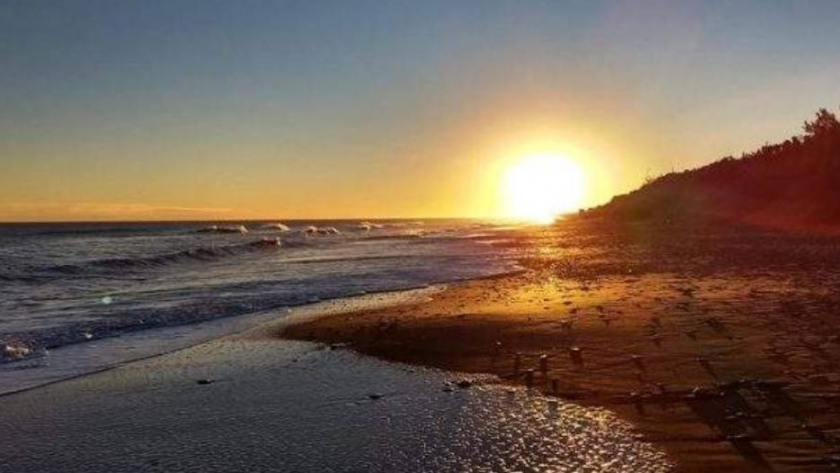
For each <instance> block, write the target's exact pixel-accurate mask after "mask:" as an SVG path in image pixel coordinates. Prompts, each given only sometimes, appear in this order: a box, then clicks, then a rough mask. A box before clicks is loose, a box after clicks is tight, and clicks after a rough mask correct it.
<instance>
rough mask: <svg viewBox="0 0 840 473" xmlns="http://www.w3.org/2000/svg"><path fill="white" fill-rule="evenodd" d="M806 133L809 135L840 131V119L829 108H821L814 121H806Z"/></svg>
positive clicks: (823, 134) (815, 135) (814, 135)
mask: <svg viewBox="0 0 840 473" xmlns="http://www.w3.org/2000/svg"><path fill="white" fill-rule="evenodd" d="M803 128H804V129H805V134H806V135H807V136H809V137H817V136H826V135H830V134H836V133H840V121H838V120H837V117H836V116H835V115H834V114H833V113H831V112H829V111H828V110H826V109H824V108H821V109H820V110H819V111H818V112H817V116H816V117H815V118H814V120H813V121H810V122H809V121H805V126H804V127H803Z"/></svg>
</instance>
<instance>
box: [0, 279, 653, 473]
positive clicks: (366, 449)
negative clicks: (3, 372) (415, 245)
mask: <svg viewBox="0 0 840 473" xmlns="http://www.w3.org/2000/svg"><path fill="white" fill-rule="evenodd" d="M436 292H437V290H436V289H435V288H430V289H427V290H418V291H411V292H407V293H395V294H387V295H371V296H367V297H362V298H356V299H352V300H342V301H335V302H330V303H324V304H317V305H315V306H311V307H305V308H300V309H295V310H293V311H292V312H291V313H290V314H285V313H284V314H278V318H279V321H278V322H274V323H269V324H266V325H262V326H260V327H257V328H254V329H251V330H248V331H245V332H243V333H240V334H236V335H232V336H227V337H223V338H220V339H216V340H212V341H209V342H206V343H202V344H199V345H196V346H194V347H191V348H187V349H183V350H179V351H176V352H173V353H169V354H165V355H162V356H158V357H153V358H148V359H145V360H140V361H136V362H132V363H128V364H124V365H122V366H118V367H116V368H113V369H111V370H108V371H105V372H100V373H96V374H92V375H89V376H83V377H78V378H75V379H72V380H68V381H64V382H59V383H54V384H50V385H47V386H43V387H40V388H37V389H31V390H28V391H24V392H18V393H14V394H10V395H6V396H2V397H0V432H2V436H0V459H2V463H1V464H0V470H3V471H7V470H8V471H38V472H90V471H108V472H138V471H143V472H162V471H181V472H190V471H196V472H198V471H219V472H239V471H266V472H268V471H277V472H286V471H302V472H306V471H311V472H320V471H338V472H343V471H346V472H356V471H374V472H391V471H452V472H456V471H458V472H460V471H476V472H479V471H603V472H620V471H640V472H652V473H656V472H664V471H667V470H668V468H669V460H668V459H667V457H666V455H665V454H664V453H663V452H661V451H660V450H658V449H656V448H654V447H652V446H651V445H649V444H647V443H644V442H641V441H639V440H638V439H637V436H636V434H635V433H634V432H633V430H632V428H631V426H630V425H629V424H627V423H626V422H624V421H621V420H619V419H618V418H617V417H616V416H615V415H614V414H612V413H610V412H608V411H605V410H601V409H596V408H588V407H581V406H578V405H575V404H573V403H566V402H562V401H557V400H554V399H550V398H546V397H542V396H535V395H533V394H530V393H527V392H525V391H524V390H521V389H509V388H504V387H502V386H498V385H497V384H495V383H493V382H492V381H490V380H487V379H485V378H484V377H480V376H465V375H463V374H455V373H450V372H442V371H438V370H434V369H425V368H418V367H412V366H408V365H400V364H394V363H390V362H385V361H379V360H376V359H373V358H370V357H365V356H360V355H358V354H356V353H354V352H352V351H349V350H342V349H335V348H332V349H331V348H330V347H327V346H325V345H322V344H313V343H306V342H294V341H282V340H277V338H276V333H277V331H278V330H280V329H282V327H283V326H285V324H287V323H288V322H290V321H294V322H297V323H306V321H308V320H311V318H312V317H313V316H315V315H324V314H326V316H334V315H338V314H341V313H345V312H346V311H347V310H357V311H358V310H363V309H364V310H381V309H383V308H384V307H388V306H391V304H394V303H400V302H401V303H403V304H411V303H416V302H417V301H419V300H425V299H426V298H428V297H430V296H433V295H434V294H435V293H436Z"/></svg>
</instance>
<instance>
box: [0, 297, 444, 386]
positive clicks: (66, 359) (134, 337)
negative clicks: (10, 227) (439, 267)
mask: <svg viewBox="0 0 840 473" xmlns="http://www.w3.org/2000/svg"><path fill="white" fill-rule="evenodd" d="M444 287H445V284H433V285H426V286H418V287H412V288H406V289H393V290H385V291H378V292H372V293H367V294H359V295H352V296H347V297H338V298H334V299H325V300H323V301H318V302H313V303H308V304H301V305H297V306H290V307H285V308H281V309H273V310H268V311H261V312H254V313H251V314H244V315H241V316H233V317H221V318H218V319H214V320H209V321H206V322H201V323H198V324H186V325H179V326H172V327H155V328H152V329H149V330H143V331H137V332H131V333H128V334H125V335H121V336H114V337H104V338H100V339H96V340H93V341H91V342H82V343H73V344H69V345H64V346H61V347H58V348H56V349H53V350H50V351H49V357H48V358H35V359H24V360H21V361H15V362H7V363H4V364H0V381H5V382H6V384H7V386H8V385H10V384H17V386H14V387H12V388H0V398H2V397H5V396H13V395H15V394H19V393H23V392H27V391H31V390H35V389H39V388H43V387H47V386H51V385H54V384H58V383H62V382H66V381H72V380H75V379H79V378H83V377H85V376H91V375H96V374H99V373H103V372H107V371H110V370H113V369H116V368H120V367H123V366H126V365H129V364H131V363H135V362H141V361H144V360H149V359H153V358H156V357H162V356H166V355H169V354H172V353H175V352H178V351H181V350H187V349H190V348H193V347H195V346H198V345H202V344H204V343H208V342H212V341H215V340H221V339H224V338H227V337H233V336H241V335H244V334H247V333H265V331H267V330H272V328H270V327H273V328H274V330H276V329H277V328H279V327H282V326H284V325H285V324H288V323H293V322H295V321H303V320H306V318H307V317H314V316H317V315H332V314H335V313H340V312H343V311H353V310H362V309H371V308H375V307H382V306H387V305H396V304H400V303H405V302H408V301H409V300H410V299H411V298H421V297H424V295H425V294H427V293H430V294H431V293H434V292H437V291H441V290H443V288H444ZM214 326H216V327H215V328H214ZM161 334H163V335H165V336H164V337H163V338H164V341H163V343H164V344H165V345H166V346H165V348H163V349H161V348H160V347H157V348H152V347H145V349H146V351H147V352H146V353H143V354H139V355H138V354H135V355H128V356H120V355H121V353H120V352H124V351H127V350H132V349H135V348H138V341H140V342H141V341H142V340H145V339H152V340H156V341H160V337H159V335H161ZM93 344H98V345H110V348H109V351H108V352H107V354H108V355H110V356H111V357H112V359H111V360H109V361H104V362H103V361H101V360H100V359H98V357H99V355H100V354H101V353H102V350H101V348H100V347H97V348H94V345H93ZM140 349H141V350H143V349H144V348H143V345H142V342H141V343H140ZM91 352H93V353H91ZM42 363H45V364H42Z"/></svg>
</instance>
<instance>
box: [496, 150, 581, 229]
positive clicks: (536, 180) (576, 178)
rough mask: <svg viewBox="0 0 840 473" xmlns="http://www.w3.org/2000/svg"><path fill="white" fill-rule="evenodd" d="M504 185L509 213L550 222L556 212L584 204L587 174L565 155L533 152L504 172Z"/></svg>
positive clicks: (511, 215) (566, 211) (522, 217)
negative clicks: (585, 177)
mask: <svg viewBox="0 0 840 473" xmlns="http://www.w3.org/2000/svg"><path fill="white" fill-rule="evenodd" d="M503 186H504V189H503V192H504V199H505V206H506V213H507V216H508V217H510V218H515V219H520V220H529V221H533V222H538V223H551V222H552V221H553V220H554V218H555V217H556V216H557V215H559V214H563V213H568V212H572V211H575V210H577V209H578V208H580V207H581V204H582V202H583V191H584V174H583V171H582V169H581V168H580V166H579V165H578V164H577V163H575V162H574V161H573V160H571V159H569V158H567V157H566V156H564V155H561V154H539V155H531V156H526V157H524V158H521V159H520V160H518V161H516V162H515V163H514V164H513V165H512V166H511V167H510V168H509V169H508V170H507V171H506V172H505V175H504V182H503Z"/></svg>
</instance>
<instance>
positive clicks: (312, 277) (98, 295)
mask: <svg viewBox="0 0 840 473" xmlns="http://www.w3.org/2000/svg"><path fill="white" fill-rule="evenodd" d="M509 230H510V227H504V226H500V225H496V224H493V223H489V222H480V221H472V220H432V221H425V222H419V221H407V220H388V221H377V222H357V221H286V222H283V223H282V224H280V223H276V222H266V221H257V222H225V223H218V224H216V225H211V224H208V223H206V222H174V223H173V222H165V223H164V222H157V223H145V222H144V223H56V224H41V223H39V224H4V225H0V353H2V354H3V356H2V357H0V358H2V362H0V393H2V392H4V391H9V390H13V389H16V388H19V387H28V386H31V385H35V384H38V383H39V382H45V381H52V380H54V379H55V378H60V377H62V376H66V375H76V374H83V373H84V372H88V371H91V370H96V369H100V368H102V367H105V366H107V365H110V364H113V363H118V362H123V361H128V360H130V359H134V358H138V357H142V356H149V355H153V354H155V353H157V352H162V351H167V350H171V349H175V348H178V347H180V346H182V345H186V344H189V343H190V342H195V341H196V340H199V339H203V338H202V337H204V338H206V337H209V336H218V335H219V334H220V333H223V332H225V331H231V330H236V329H241V328H242V324H243V322H241V321H243V320H252V319H254V317H253V315H254V314H266V313H268V314H271V316H272V317H276V316H277V314H278V313H282V311H283V310H284V309H288V308H292V307H295V306H300V305H304V304H310V303H315V302H318V301H323V300H328V299H336V298H344V297H350V296H356V295H361V294H366V293H375V292H383V291H396V290H404V289H411V288H418V287H424V286H428V285H432V284H438V283H446V282H453V281H458V280H464V279H471V278H477V277H485V276H490V275H494V274H500V273H504V272H509V271H514V270H516V264H515V262H514V258H513V257H512V255H510V254H509V253H507V252H506V250H505V249H504V245H494V244H493V243H494V242H496V241H499V240H498V239H499V238H500V235H502V234H504V232H506V231H509ZM249 317H250V318H249ZM254 320H256V319H254ZM260 320H261V319H260ZM167 329H168V330H167ZM114 339H119V340H118V341H115V340H114ZM80 353H81V354H83V356H81V357H79V356H80V355H79V354H80ZM63 354H66V357H64V358H66V359H63V360H62V355H63ZM74 357H76V358H74ZM59 360H60V361H59ZM57 362H58V364H59V365H60V366H62V368H61V369H57V368H56V367H55V366H53V369H52V370H50V369H48V367H49V366H51V365H56V363H57ZM23 369H26V370H27V371H29V370H41V371H42V373H27V374H21V373H20V371H22V370H23Z"/></svg>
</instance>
